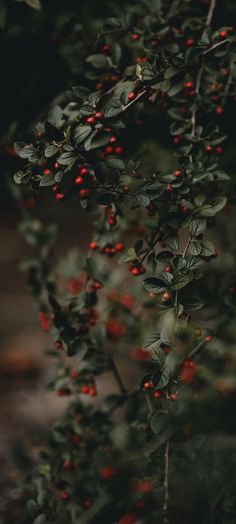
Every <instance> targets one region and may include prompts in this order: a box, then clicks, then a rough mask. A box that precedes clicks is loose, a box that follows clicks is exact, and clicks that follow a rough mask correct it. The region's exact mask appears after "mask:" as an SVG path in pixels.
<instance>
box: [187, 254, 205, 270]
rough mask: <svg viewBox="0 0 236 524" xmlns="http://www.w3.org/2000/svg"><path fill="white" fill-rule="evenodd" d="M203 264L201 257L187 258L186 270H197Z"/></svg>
mask: <svg viewBox="0 0 236 524" xmlns="http://www.w3.org/2000/svg"><path fill="white" fill-rule="evenodd" d="M202 264H203V260H202V258H201V257H199V256H192V257H191V256H187V257H185V269H196V268H197V267H199V266H201V265H202Z"/></svg>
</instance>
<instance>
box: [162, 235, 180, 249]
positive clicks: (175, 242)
mask: <svg viewBox="0 0 236 524" xmlns="http://www.w3.org/2000/svg"><path fill="white" fill-rule="evenodd" d="M165 244H166V245H167V246H168V247H169V248H170V249H172V250H173V251H174V252H178V251H179V236H178V235H171V236H169V237H167V238H166V239H165Z"/></svg>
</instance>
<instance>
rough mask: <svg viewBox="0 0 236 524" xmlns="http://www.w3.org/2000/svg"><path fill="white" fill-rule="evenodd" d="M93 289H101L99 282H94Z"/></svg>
mask: <svg viewBox="0 0 236 524" xmlns="http://www.w3.org/2000/svg"><path fill="white" fill-rule="evenodd" d="M93 287H94V289H102V287H103V285H102V283H101V282H100V281H99V280H95V282H94V283H93Z"/></svg>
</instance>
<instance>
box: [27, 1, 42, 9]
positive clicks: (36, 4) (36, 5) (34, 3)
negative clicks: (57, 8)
mask: <svg viewBox="0 0 236 524" xmlns="http://www.w3.org/2000/svg"><path fill="white" fill-rule="evenodd" d="M24 1H25V3H26V4H27V5H29V7H32V9H35V10H36V11H39V10H40V9H41V8H42V4H41V2H40V0H24Z"/></svg>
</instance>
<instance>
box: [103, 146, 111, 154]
mask: <svg viewBox="0 0 236 524" xmlns="http://www.w3.org/2000/svg"><path fill="white" fill-rule="evenodd" d="M105 153H106V154H107V155H111V154H112V153H113V147H111V146H107V147H106V148H105Z"/></svg>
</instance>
